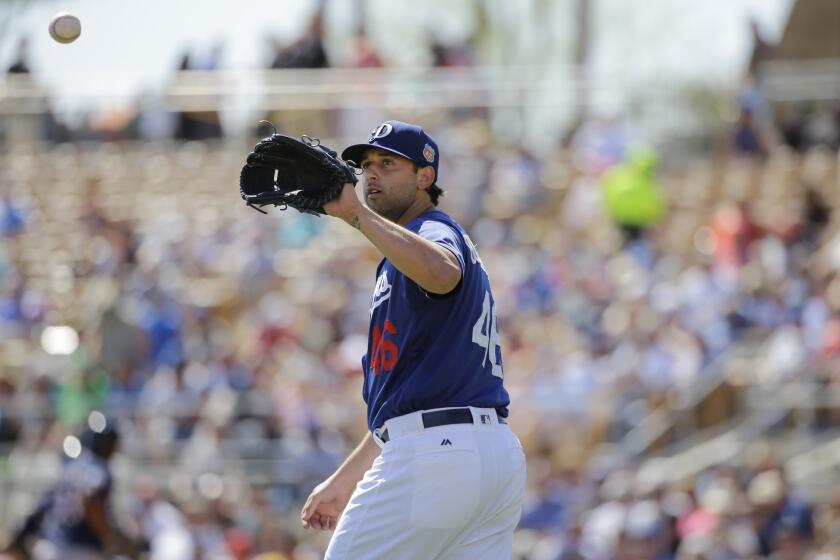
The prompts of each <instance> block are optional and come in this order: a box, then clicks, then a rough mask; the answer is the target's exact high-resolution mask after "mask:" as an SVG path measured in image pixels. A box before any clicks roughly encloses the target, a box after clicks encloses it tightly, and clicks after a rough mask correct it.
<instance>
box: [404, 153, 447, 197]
mask: <svg viewBox="0 0 840 560" xmlns="http://www.w3.org/2000/svg"><path fill="white" fill-rule="evenodd" d="M411 163H412V164H413V165H414V172H415V173H417V172H418V171H420V170H421V169H422V168H423V167H431V165H420V164H419V163H414V162H411ZM435 181H437V177H435ZM426 192H427V193H428V194H429V198H431V199H432V204H434V205H435V206H437V205H438V200H440V197H442V196H443V189H442V188H440V187H439V186H437V183H436V182H435V183H432V186H430V187H429V188H427V189H426Z"/></svg>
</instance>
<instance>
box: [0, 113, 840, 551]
mask: <svg viewBox="0 0 840 560" xmlns="http://www.w3.org/2000/svg"><path fill="white" fill-rule="evenodd" d="M450 117H451V118H450ZM429 128H430V131H431V132H432V134H434V135H435V136H436V138H437V139H438V140H439V142H440V145H441V146H443V147H445V148H444V149H443V153H442V157H443V163H442V167H441V185H442V186H443V187H444V190H445V191H446V195H445V197H444V199H443V202H442V208H443V209H444V210H446V211H447V212H450V213H451V214H453V215H454V216H455V217H456V218H457V219H459V221H460V222H461V223H463V224H464V225H465V227H466V228H467V229H468V231H469V232H470V234H471V237H472V238H473V239H474V240H475V241H476V243H477V245H478V249H479V252H480V254H481V256H482V259H483V261H484V263H485V265H486V267H487V269H488V271H489V275H490V278H491V280H492V282H493V284H494V292H495V293H496V296H497V299H498V301H499V320H500V326H501V331H502V346H503V348H504V360H505V362H504V367H505V372H506V378H505V383H506V385H507V387H508V389H509V391H510V392H511V396H512V399H513V405H512V407H511V425H512V427H513V429H514V430H515V431H516V432H517V434H518V435H519V436H520V438H521V439H522V441H523V445H524V447H525V449H526V453H527V456H528V458H529V490H528V495H527V500H526V507H525V511H524V513H523V519H522V524H521V529H520V530H519V531H518V532H517V538H516V556H515V557H516V558H518V559H520V560H526V559H527V560H559V559H573V558H585V559H587V560H601V559H604V560H606V559H610V558H627V559H668V558H704V559H715V560H717V559H729V558H752V557H755V558H759V557H772V558H791V559H792V558H810V557H813V558H826V559H827V558H840V557H838V556H831V555H825V554H829V553H828V552H825V554H823V556H819V555H818V552H821V551H828V550H830V547H832V546H836V545H837V544H838V543H840V532H838V525H837V518H836V516H837V514H838V509H837V505H838V503H840V502H838V501H837V500H838V499H840V496H836V495H826V496H824V500H822V501H821V502H820V503H812V501H813V500H812V497H809V500H812V501H811V502H809V501H803V500H802V499H800V498H799V497H797V495H796V493H795V488H793V487H792V486H791V485H789V484H788V483H787V482H786V477H785V471H784V462H783V461H781V460H778V459H777V458H775V457H773V456H772V453H764V454H763V455H762V454H758V455H760V457H759V458H758V459H755V460H753V461H752V462H751V463H750V462H745V463H744V464H743V465H741V466H738V467H737V468H736V467H731V468H730V467H727V468H723V467H717V468H713V469H710V470H703V471H702V472H700V473H696V474H695V475H693V476H691V477H690V478H689V479H679V480H673V479H671V478H670V477H669V473H667V472H661V469H660V470H657V469H655V468H651V467H650V465H649V464H648V463H645V462H643V461H642V460H641V459H640V458H639V457H637V456H634V455H633V454H632V453H624V454H622V453H605V452H604V449H605V447H604V446H605V445H609V444H613V445H614V446H617V447H615V448H617V449H620V448H621V446H620V444H621V442H622V441H623V439H624V438H625V436H626V435H627V434H628V433H629V432H630V431H631V430H632V429H633V428H634V427H635V426H637V425H639V424H640V423H641V422H642V421H643V420H644V418H645V417H646V416H647V415H648V414H649V413H650V412H651V411H653V410H654V409H655V408H656V407H658V406H661V405H662V404H663V403H665V402H667V401H668V398H669V395H672V394H674V392H675V391H679V390H681V389H684V388H689V387H691V386H692V385H693V384H695V383H697V382H698V381H700V380H702V378H703V377H704V376H707V375H712V374H713V373H714V371H716V370H714V368H713V367H712V366H713V365H714V364H715V363H717V361H718V360H720V359H721V357H725V356H726V353H727V352H728V351H729V350H731V349H732V348H733V347H735V346H737V345H738V343H739V340H740V339H741V338H742V336H743V335H744V334H745V333H751V334H755V333H759V335H760V336H761V339H762V340H763V341H764V342H763V344H764V345H763V346H762V349H761V352H759V353H758V354H757V355H756V356H755V357H754V358H755V360H754V361H753V362H751V363H750V364H749V366H748V367H747V370H748V373H749V374H751V375H752V378H751V381H753V382H756V383H766V384H771V385H772V384H774V383H783V382H784V381H786V380H791V379H799V378H807V379H813V380H817V381H818V382H820V383H823V384H825V385H826V386H827V387H828V386H834V384H836V383H837V382H838V381H840V380H839V379H838V378H837V373H838V372H840V276H838V274H837V270H838V269H840V234H838V228H837V216H836V212H834V204H833V201H834V200H836V192H837V188H838V185H837V182H836V181H837V173H838V169H837V155H836V151H835V150H836V146H833V147H825V146H815V147H811V148H809V149H808V150H806V151H805V152H804V153H802V154H799V153H797V152H795V151H793V150H790V149H788V148H785V147H784V146H778V147H774V148H773V149H772V150H770V151H768V153H767V154H766V157H762V158H760V159H758V160H756V158H752V157H747V156H744V155H743V154H733V155H730V156H729V159H728V160H726V161H717V162H713V163H711V162H709V161H703V162H701V163H700V170H701V171H702V173H701V174H700V176H702V177H707V180H706V181H705V182H702V183H701V185H700V193H699V195H698V194H697V192H694V191H691V190H690V189H689V187H692V185H694V186H695V187H696V185H697V182H696V181H692V180H689V179H688V178H687V176H686V175H685V173H684V170H683V169H669V168H667V166H664V165H662V162H658V161H657V157H656V154H655V153H654V152H652V151H650V150H642V151H639V150H636V149H635V148H634V146H633V143H632V141H631V140H630V139H628V138H627V137H626V135H624V134H623V133H622V132H621V131H620V130H618V129H617V128H616V127H611V126H606V125H604V123H590V125H589V126H584V127H582V128H581V130H580V131H579V133H578V134H577V135H576V136H575V137H573V138H572V139H571V140H570V142H569V143H568V146H566V147H564V148H563V149H560V150H558V151H557V152H556V153H552V154H551V155H550V156H549V155H539V154H534V153H531V152H529V151H528V150H527V149H526V148H524V147H522V146H516V145H509V144H503V143H501V142H499V141H498V140H496V139H494V137H493V135H492V133H491V132H490V129H489V127H488V125H487V121H486V118H483V117H481V116H476V115H474V114H470V113H465V114H461V115H460V116H459V117H456V116H453V115H450V116H448V117H447V118H441V120H440V121H438V122H433V123H431V124H430V127H429ZM243 153H245V151H244V150H237V149H233V148H231V147H230V146H227V147H225V146H222V145H220V144H215V143H204V142H187V143H171V144H167V143H165V142H155V143H125V144H87V143H86V144H78V143H75V144H74V143H65V144H59V145H55V146H52V147H47V148H46V149H45V151H44V150H40V151H38V150H35V149H34V148H32V147H31V146H30V147H27V146H12V147H11V148H10V149H8V150H7V151H6V152H5V153H4V154H3V155H2V158H3V165H2V166H0V168H2V169H3V176H2V182H0V235H2V240H3V242H2V245H0V448H2V452H0V495H2V496H3V499H2V500H0V527H5V529H6V530H7V531H8V530H10V529H11V528H13V527H14V526H15V524H16V523H19V522H20V520H21V518H22V515H23V513H24V512H26V511H28V510H31V509H32V507H33V506H34V504H35V503H36V501H37V497H38V495H39V493H41V492H43V491H44V490H45V489H46V488H47V487H48V485H49V482H50V481H51V480H54V479H55V478H56V476H57V473H58V472H59V470H60V469H61V456H62V454H65V455H66V446H65V442H66V438H67V437H68V436H69V435H72V434H73V433H75V432H76V431H77V430H78V429H79V428H80V426H82V424H83V423H84V420H85V418H87V416H88V414H89V412H90V411H91V410H101V411H103V412H105V413H106V414H108V415H109V416H112V417H114V418H116V420H117V422H118V425H119V428H120V431H121V433H122V434H123V443H122V449H121V452H120V453H119V454H118V455H117V457H116V458H115V459H114V462H113V463H114V470H115V472H116V477H117V482H118V488H119V491H118V492H117V495H116V502H117V504H116V506H115V511H117V512H119V513H120V515H121V516H122V523H124V525H125V526H126V527H129V530H132V531H134V532H135V533H137V534H138V535H140V536H142V537H143V538H144V539H145V540H146V541H147V542H148V543H149V544H150V558H152V559H163V558H193V557H196V558H236V559H239V558H254V557H256V558H260V559H262V560H267V559H275V560H308V559H310V558H319V557H320V556H319V555H320V554H322V551H323V549H324V546H325V544H326V539H327V537H326V536H325V535H313V534H310V533H305V532H303V530H302V529H301V528H300V524H299V521H298V512H299V509H300V504H301V501H302V500H303V499H304V498H305V497H306V495H307V493H308V492H309V491H310V489H311V488H312V487H313V486H314V485H315V484H316V483H318V482H319V481H320V480H322V479H323V478H324V477H325V476H327V475H329V474H330V473H331V472H332V471H333V470H334V468H335V467H336V466H337V465H338V464H339V462H340V461H341V460H342V459H343V458H344V456H345V455H346V453H347V452H348V451H349V448H350V447H351V446H352V445H353V444H354V442H355V441H357V440H358V439H359V437H360V435H361V434H362V433H363V430H364V429H365V422H364V411H363V403H362V401H361V398H360V396H361V378H360V376H359V369H360V358H361V355H362V354H363V352H364V351H365V345H366V339H367V328H368V323H367V317H368V314H367V307H368V302H369V297H370V293H371V291H372V289H373V286H372V280H373V277H372V275H373V273H374V270H375V265H376V263H377V260H378V256H377V253H376V252H375V251H374V250H373V249H372V248H370V247H369V246H368V245H367V244H366V243H365V242H364V241H363V240H362V239H361V237H358V238H357V237H356V236H352V235H349V234H348V232H347V231H345V229H344V226H343V224H340V223H337V222H336V221H332V220H329V219H325V218H316V217H310V216H304V215H298V214H293V213H291V212H285V213H280V212H275V213H272V214H271V215H270V216H268V217H264V216H262V215H258V214H256V213H253V212H251V211H250V210H249V209H247V208H245V207H244V206H240V205H238V204H237V201H238V198H237V195H236V193H235V189H234V187H233V186H234V185H235V184H236V180H237V176H238V169H239V166H240V165H241V158H242V154H243ZM721 169H724V170H725V172H720V173H718V171H719V170H721ZM744 169H746V170H748V171H749V173H751V174H752V175H751V176H753V177H757V178H758V179H757V180H756V181H753V182H752V183H750V182H749V181H747V186H746V187H745V189H746V190H745V191H744V192H745V194H744V196H741V197H740V198H729V197H728V196H727V194H726V192H727V188H728V187H727V185H728V184H729V183H728V182H731V181H734V179H733V177H737V176H740V174H741V173H742V172H743V170H744ZM780 170H781V171H780ZM772 178H775V179H774V180H773V181H771V179H772ZM774 181H775V182H774ZM719 190H722V191H723V192H718V191H719ZM627 193H630V196H627ZM634 193H635V194H634ZM639 193H643V194H644V196H641V197H640V196H639ZM698 196H699V198H698ZM704 197H705V198H704ZM832 197H833V198H832ZM640 198H642V199H644V200H646V201H647V202H646V203H645V204H646V205H647V207H641V208H640V207H639V206H638V204H637V202H638V200H639V199H640ZM692 201H693V202H692ZM628 204H630V206H631V207H630V208H628V207H627V205H628ZM643 206H644V205H643ZM46 327H51V328H49V329H48V328H46ZM68 327H69V328H68ZM827 422H828V423H829V424H831V422H830V418H829V419H828V420H827ZM832 425H833V424H832ZM814 427H815V428H820V427H821V426H814ZM611 449H613V448H611ZM754 455H756V454H754ZM758 455H757V456H758ZM173 543H174V544H173ZM173 550H174V551H178V552H177V553H173V552H172V551H173ZM165 551H169V553H170V555H168V556H167V555H166V552H165ZM173 554H174V555H173ZM809 555H810V556H809Z"/></svg>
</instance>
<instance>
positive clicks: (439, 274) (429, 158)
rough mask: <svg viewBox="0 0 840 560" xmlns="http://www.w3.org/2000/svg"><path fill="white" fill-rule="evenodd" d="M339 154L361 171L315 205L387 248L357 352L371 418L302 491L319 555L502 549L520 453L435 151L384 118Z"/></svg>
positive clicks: (484, 306) (513, 520)
mask: <svg viewBox="0 0 840 560" xmlns="http://www.w3.org/2000/svg"><path fill="white" fill-rule="evenodd" d="M341 157H342V159H344V160H345V161H348V162H352V165H354V166H356V167H358V168H360V169H361V170H362V175H363V178H364V181H363V183H364V204H363V203H362V201H361V200H359V197H358V195H357V194H356V191H355V189H354V186H353V185H352V184H349V183H348V184H345V185H344V189H343V191H342V192H341V195H340V197H339V198H338V199H335V200H333V201H330V202H328V203H327V204H325V205H324V210H325V211H326V212H327V213H328V214H330V215H331V216H334V217H337V218H340V219H342V220H344V221H345V222H346V223H347V224H349V225H350V226H352V227H353V228H354V229H356V230H357V231H358V232H359V233H360V234H361V235H364V236H365V237H366V238H367V239H368V241H370V242H371V243H372V244H373V245H374V246H375V247H376V248H377V249H378V250H379V251H380V252H381V253H382V255H383V257H384V258H383V259H382V261H381V262H380V264H379V267H378V269H377V271H376V278H377V280H376V285H375V288H374V293H373V297H372V300H371V304H370V331H369V332H370V336H369V339H368V347H367V354H366V355H365V357H364V358H363V359H362V372H363V375H364V391H363V396H364V399H365V401H366V402H367V406H368V427H369V429H370V431H369V432H368V434H367V435H366V436H365V438H364V439H363V440H362V442H361V443H360V444H359V446H358V447H357V449H356V450H355V451H354V452H353V453H352V454H351V455H350V457H349V458H348V459H347V460H346V461H345V462H344V464H343V465H342V466H341V467H340V468H339V469H338V470H337V471H336V472H335V473H334V474H333V475H332V476H330V477H329V478H328V479H327V480H326V481H324V482H323V483H321V484H319V485H318V486H317V487H315V489H314V490H313V491H312V493H311V494H310V496H309V499H308V500H307V502H306V504H305V505H304V508H303V511H302V512H301V521H302V523H303V526H304V527H305V528H314V529H321V530H334V533H333V536H332V540H331V541H330V545H329V548H328V549H327V554H326V558H327V559H329V560H338V559H353V560H365V559H370V560H373V559H379V558H399V559H400V560H427V559H428V558H438V559H441V560H443V559H446V558H481V559H482V560H501V559H503V558H504V559H507V558H510V556H511V549H512V542H513V530H514V528H515V527H516V524H517V523H518V522H519V517H520V514H521V510H522V495H523V492H524V488H525V456H524V453H523V451H522V446H521V445H520V443H519V440H518V439H517V438H516V436H515V435H514V433H513V432H512V431H511V430H510V428H509V427H508V426H507V416H508V406H509V404H510V398H509V396H508V393H507V391H506V390H505V388H504V384H503V378H504V372H503V370H502V351H501V347H500V344H499V327H498V321H497V319H496V302H495V300H494V299H493V294H492V291H491V289H490V281H489V279H488V276H487V271H486V270H485V268H484V265H483V263H482V262H481V259H480V258H479V256H478V252H477V250H476V247H475V245H474V244H473V242H472V241H471V240H470V237H469V236H468V235H467V233H466V232H465V231H464V229H463V228H462V227H461V226H460V224H458V223H457V222H456V221H455V220H454V219H452V218H451V217H450V216H449V215H447V214H446V213H444V212H442V211H440V210H438V208H437V205H438V202H439V199H440V196H441V195H442V194H443V191H442V189H441V188H440V187H439V181H440V175H439V163H440V150H439V148H438V144H437V142H435V140H434V138H432V136H431V135H429V134H428V133H427V132H426V131H425V130H423V129H422V128H421V127H419V126H417V125H414V124H410V123H404V122H401V121H396V120H390V121H386V122H384V123H382V124H380V125H379V126H377V127H376V128H375V129H374V130H373V131H372V132H371V133H370V135H369V136H368V140H367V142H365V143H362V144H356V145H353V146H350V147H349V148H347V149H345V150H344V152H343V154H342V156H341Z"/></svg>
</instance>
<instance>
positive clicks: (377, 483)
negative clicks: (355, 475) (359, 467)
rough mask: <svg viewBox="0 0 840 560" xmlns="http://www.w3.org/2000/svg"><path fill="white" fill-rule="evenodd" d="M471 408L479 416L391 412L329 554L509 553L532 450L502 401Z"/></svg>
mask: <svg viewBox="0 0 840 560" xmlns="http://www.w3.org/2000/svg"><path fill="white" fill-rule="evenodd" d="M471 410H472V412H473V416H474V420H475V421H474V423H473V424H449V425H445V426H437V427H433V428H423V427H422V423H421V420H420V416H419V415H420V414H421V412H415V413H412V414H407V415H405V416H400V417H398V418H394V419H392V420H389V421H388V422H386V424H385V426H384V427H385V428H388V433H389V437H390V439H389V440H388V441H387V443H384V444H382V443H381V440H378V442H379V443H380V444H381V445H382V454H381V455H380V456H379V457H377V458H376V460H375V461H374V463H373V466H372V467H371V469H370V470H369V471H368V472H367V473H365V476H364V478H363V479H362V480H361V481H360V482H359V484H358V485H357V486H356V490H355V491H354V493H353V495H352V497H351V498H350V502H349V503H348V505H347V508H346V509H345V510H344V513H343V514H342V516H341V519H340V520H339V522H338V526H337V527H336V529H335V532H334V533H333V537H332V540H331V541H330V545H329V548H328V549H327V554H326V557H325V560H368V559H370V560H373V559H388V560H478V559H481V560H503V559H504V560H508V559H510V556H511V547H512V541H513V530H514V529H515V527H516V525H517V523H518V522H519V517H520V514H521V509H522V495H523V492H524V489H525V455H524V453H523V451H522V446H521V444H520V443H519V440H518V439H517V437H516V436H515V435H514V433H513V432H512V431H511V430H510V429H509V428H508V426H507V425H505V424H500V423H499V422H498V419H497V417H496V412H495V410H493V409H479V408H472V409H471ZM377 435H378V433H377Z"/></svg>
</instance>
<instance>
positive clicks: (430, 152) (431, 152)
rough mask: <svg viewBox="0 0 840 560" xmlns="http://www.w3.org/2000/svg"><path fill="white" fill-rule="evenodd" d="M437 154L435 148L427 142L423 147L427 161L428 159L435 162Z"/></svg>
mask: <svg viewBox="0 0 840 560" xmlns="http://www.w3.org/2000/svg"><path fill="white" fill-rule="evenodd" d="M436 155H437V154H436V153H435V149H434V148H432V147H431V146H430V145H428V144H426V145H425V146H424V147H423V157H424V158H426V161H428V162H429V163H434V162H435V156H436Z"/></svg>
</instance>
